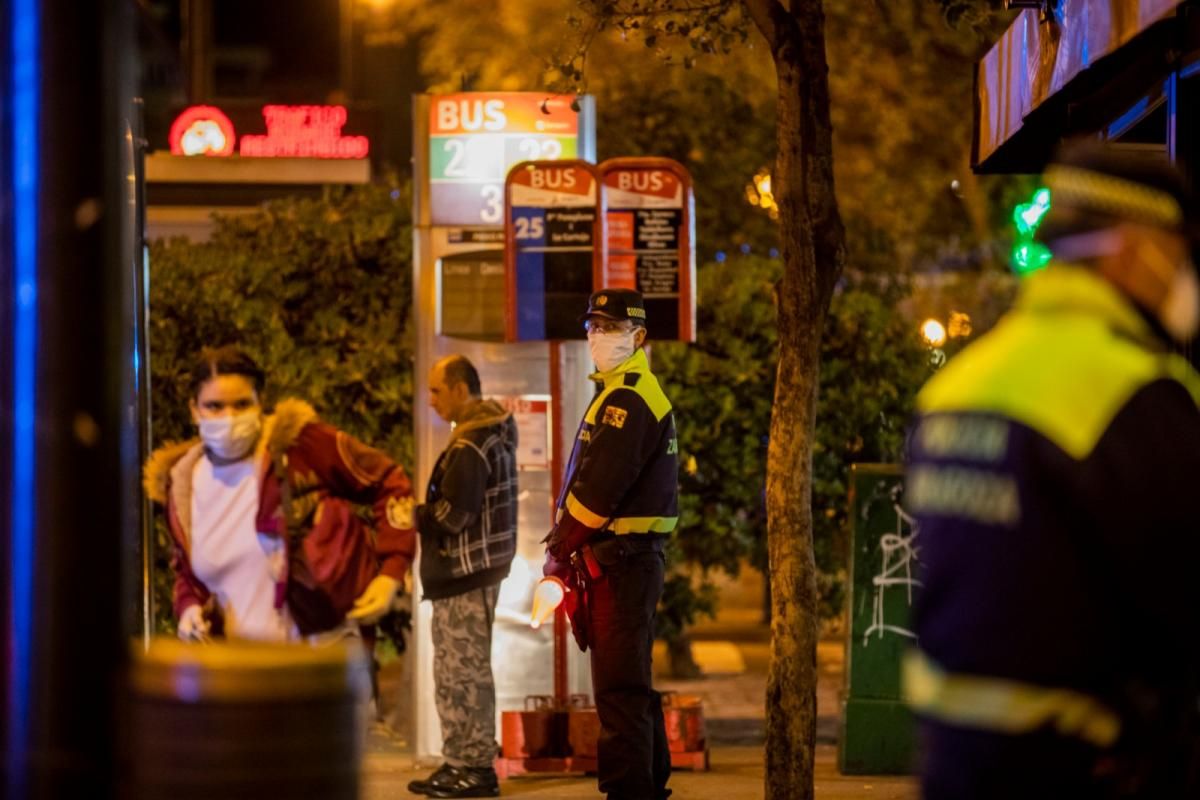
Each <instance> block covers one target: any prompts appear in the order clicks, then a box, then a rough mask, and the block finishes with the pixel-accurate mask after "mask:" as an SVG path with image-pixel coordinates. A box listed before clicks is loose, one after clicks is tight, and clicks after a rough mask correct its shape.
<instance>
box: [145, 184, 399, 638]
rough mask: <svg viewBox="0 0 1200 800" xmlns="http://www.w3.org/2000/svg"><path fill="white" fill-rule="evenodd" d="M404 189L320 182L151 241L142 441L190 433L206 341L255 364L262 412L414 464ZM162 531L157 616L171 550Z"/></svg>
mask: <svg viewBox="0 0 1200 800" xmlns="http://www.w3.org/2000/svg"><path fill="white" fill-rule="evenodd" d="M409 198H410V192H409V189H408V187H407V186H404V185H395V184H393V185H383V184H378V185H369V186H361V187H355V188H350V189H343V188H338V189H334V188H330V189H327V190H325V191H324V192H323V194H322V195H321V196H320V197H314V198H292V199H283V200H276V201H273V202H270V203H267V204H266V205H264V206H262V207H261V208H259V209H256V210H255V211H252V212H250V213H247V214H239V215H237V216H230V217H216V218H215V227H214V230H213V233H212V237H211V238H210V239H209V240H208V241H207V242H203V243H194V242H189V241H187V240H184V239H173V240H170V241H158V242H154V243H153V244H152V246H151V250H150V268H151V280H150V286H151V288H150V309H151V311H150V347H151V369H152V389H153V402H154V441H155V443H156V445H157V444H162V443H163V442H167V441H173V440H181V439H187V438H190V437H191V436H194V435H195V434H194V426H193V425H192V422H191V417H190V412H189V410H188V401H189V400H190V399H191V397H190V389H189V386H188V374H189V371H190V369H191V367H192V363H193V359H194V358H195V356H196V354H197V352H198V351H199V349H200V348H201V347H202V346H204V345H222V344H238V345H240V346H242V347H244V348H245V349H246V350H247V351H248V352H249V353H251V354H252V355H253V356H255V357H256V358H257V359H258V360H259V363H260V364H261V365H262V366H263V368H264V369H265V370H266V372H267V388H266V397H265V402H266V403H267V405H268V407H269V406H270V405H271V404H272V403H273V402H275V401H277V400H279V399H281V398H284V397H290V396H294V397H300V398H302V399H305V400H307V401H309V402H311V403H312V404H313V405H314V406H315V407H316V409H317V412H318V413H319V414H320V415H321V417H322V418H323V419H325V420H326V421H328V422H330V423H331V424H333V425H335V426H337V427H338V428H341V429H343V430H345V431H347V432H349V433H351V434H354V435H355V436H358V437H359V438H361V439H363V440H365V441H367V442H369V443H371V444H372V445H374V446H376V447H379V448H380V449H382V450H384V451H385V452H387V453H388V454H389V455H391V456H392V457H393V458H395V459H397V460H398V461H399V462H400V463H401V464H405V465H410V464H412V457H413V444H412V405H413V380H412V356H413V337H412V330H411V320H410V316H411V309H412V262H411V255H412V253H411V248H412V235H411V210H410V207H409ZM165 536H166V534H165V531H162V530H160V537H159V547H158V552H159V555H160V564H159V565H158V566H159V569H158V572H157V573H156V578H155V580H156V590H157V592H158V594H157V598H158V599H157V603H158V606H159V609H160V612H161V613H160V616H162V615H163V614H167V613H169V609H170V599H169V598H170V577H169V574H168V573H169V570H168V569H167V568H166V555H167V554H168V553H169V546H168V540H167V539H166V538H165Z"/></svg>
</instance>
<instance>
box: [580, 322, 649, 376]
mask: <svg viewBox="0 0 1200 800" xmlns="http://www.w3.org/2000/svg"><path fill="white" fill-rule="evenodd" d="M636 337H637V329H636V328H633V329H631V330H627V331H611V332H609V333H601V332H600V331H588V348H589V349H590V350H591V351H592V361H594V362H596V368H597V369H599V370H600V371H601V372H609V371H611V370H614V369H616V368H617V367H619V366H621V365H622V364H623V363H625V361H626V360H627V359H628V358H629V357H630V356H631V355H633V351H634V350H636V349H637V344H636Z"/></svg>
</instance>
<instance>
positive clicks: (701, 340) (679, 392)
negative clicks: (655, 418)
mask: <svg viewBox="0 0 1200 800" xmlns="http://www.w3.org/2000/svg"><path fill="white" fill-rule="evenodd" d="M782 270H783V265H782V263H781V262H780V261H779V260H777V259H763V258H757V257H745V258H736V259H731V260H729V261H726V262H724V263H720V264H708V265H705V266H704V267H703V268H702V269H701V270H700V271H699V291H698V298H697V313H698V315H699V316H698V320H697V330H698V331H699V337H698V341H697V342H696V344H694V345H683V344H678V343H660V344H657V345H655V346H654V348H653V358H654V367H655V372H656V373H657V374H658V375H659V377H660V379H662V381H663V383H664V385H665V388H666V391H667V394H668V396H669V397H670V398H671V401H672V403H673V405H674V407H675V414H676V419H677V420H678V426H679V453H680V460H681V465H682V470H681V474H680V488H681V494H680V525H679V529H678V533H677V535H676V537H675V543H674V544H675V547H676V548H677V549H678V552H679V554H680V555H681V556H682V557H683V558H684V559H686V561H687V562H688V564H689V565H695V566H696V567H698V568H699V570H700V573H701V575H703V574H704V573H707V572H708V571H710V570H714V569H719V570H723V571H725V572H728V573H730V574H736V572H737V569H738V566H739V563H740V561H741V560H742V559H749V560H750V562H751V563H752V564H754V565H755V566H756V567H758V568H759V569H764V568H765V567H766V507H765V502H764V489H765V485H766V484H765V482H766V455H767V434H768V431H769V430H770V420H771V402H772V398H773V395H774V385H775V363H776V348H777V346H778V329H777V325H776V317H775V305H774V286H775V282H776V281H777V280H778V279H779V277H780V275H781V274H782ZM906 295H907V289H906V287H905V286H904V285H903V284H900V283H896V282H894V281H893V282H888V283H885V282H876V283H874V284H862V285H858V286H848V287H844V288H843V290H842V291H840V292H838V293H837V294H836V295H835V297H834V300H833V304H832V307H831V310H830V314H829V318H828V322H827V324H826V329H825V336H824V342H823V345H822V358H821V391H820V397H819V401H818V402H819V408H818V421H817V431H816V436H817V439H816V443H815V447H814V451H813V477H814V481H813V517H814V519H813V524H814V538H815V553H816V558H817V565H818V568H819V570H820V577H819V583H820V589H821V595H822V613H823V614H824V615H825V616H826V617H833V616H836V615H837V614H839V613H840V611H841V602H842V594H841V592H842V580H843V577H844V570H845V538H844V530H845V525H846V496H847V487H848V484H847V471H848V469H849V466H850V464H853V463H855V462H880V461H896V460H898V459H899V458H900V451H901V448H902V446H903V441H904V431H905V426H906V425H907V422H908V417H909V415H910V414H911V413H912V408H913V399H914V397H915V394H916V392H917V390H918V389H919V388H920V386H921V384H922V383H923V382H924V381H925V379H926V378H928V377H929V375H930V372H931V368H930V366H929V354H928V352H927V351H926V349H925V348H924V346H923V345H922V344H921V342H920V339H919V337H918V335H917V330H916V326H915V324H913V323H912V322H911V320H910V319H909V318H908V317H906V316H905V315H904V314H903V313H901V312H900V311H898V310H897V306H898V304H899V301H900V300H902V299H903V298H904V297H905V296H906ZM689 587H690V584H687V583H686V582H683V581H679V582H677V584H676V585H675V587H674V593H673V594H672V595H671V596H670V598H665V599H664V606H665V607H666V608H665V613H670V614H673V615H675V617H677V618H683V617H684V616H685V615H686V614H688V613H691V614H693V616H694V615H695V614H696V613H708V611H709V609H710V607H711V600H710V595H707V594H705V593H706V592H707V591H708V585H707V583H705V582H701V583H700V585H699V588H698V589H696V590H693V591H694V592H698V593H694V594H691V595H689V593H688V588H689ZM668 599H669V600H670V603H668V602H667V600H668ZM673 605H674V606H677V607H672V606H673Z"/></svg>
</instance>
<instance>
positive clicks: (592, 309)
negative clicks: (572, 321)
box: [579, 289, 646, 325]
mask: <svg viewBox="0 0 1200 800" xmlns="http://www.w3.org/2000/svg"><path fill="white" fill-rule="evenodd" d="M592 317H603V318H604V319H627V320H629V321H630V322H633V323H634V324H636V325H645V324H646V303H645V301H644V300H642V293H641V292H638V291H634V290H633V289H601V290H600V291H598V292H593V293H592V296H591V297H589V298H588V308H587V312H586V313H585V314H584V315H583V316H582V317H580V318H579V321H580V322H583V321H584V320H587V319H590V318H592Z"/></svg>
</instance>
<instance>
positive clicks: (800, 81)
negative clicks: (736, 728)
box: [744, 0, 845, 800]
mask: <svg viewBox="0 0 1200 800" xmlns="http://www.w3.org/2000/svg"><path fill="white" fill-rule="evenodd" d="M744 3H745V5H746V8H747V10H748V11H749V12H750V15H751V18H752V19H753V20H754V22H755V24H756V25H757V26H758V28H759V30H760V31H762V33H763V35H764V37H765V38H766V39H767V42H768V45H769V46H770V48H771V53H772V56H773V58H774V60H775V67H776V76H777V79H778V91H779V95H778V100H777V109H776V115H777V116H776V120H777V122H776V134H777V137H778V147H779V153H778V158H777V161H776V165H775V173H774V175H773V180H772V188H773V190H774V192H775V195H776V202H777V203H778V205H779V224H780V239H781V243H782V251H783V253H782V254H783V261H784V274H783V278H782V279H781V280H780V282H779V285H778V287H777V289H776V304H777V311H778V319H779V323H778V324H779V366H778V371H777V374H776V383H775V399H774V406H773V409H772V412H771V435H770V445H769V447H768V452H767V549H768V556H769V569H770V581H771V613H772V617H771V660H770V667H769V671H768V674H767V697H766V708H767V747H766V761H767V764H766V796H767V798H768V800H810V799H811V798H812V797H813V766H814V756H815V745H816V725H817V631H818V612H817V585H816V562H815V559H814V556H813V526H812V445H813V437H814V430H815V426H816V407H817V382H818V376H819V374H820V373H819V369H820V352H821V335H822V331H823V329H824V325H825V315H826V313H827V311H828V308H829V301H830V298H831V297H832V295H833V287H834V284H835V283H836V281H837V278H838V276H839V275H840V273H841V269H842V262H843V258H844V251H845V231H844V229H843V227H842V222H841V218H840V217H839V215H838V210H837V201H836V199H835V197H834V191H833V126H832V123H831V121H830V111H829V81H828V64H827V62H826V57H825V19H824V12H823V10H822V6H821V2H820V0H792V2H791V4H790V8H791V10H790V11H789V10H788V9H787V8H786V7H785V5H784V4H781V3H780V2H779V0H744Z"/></svg>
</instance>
